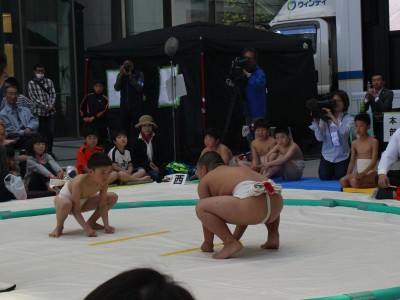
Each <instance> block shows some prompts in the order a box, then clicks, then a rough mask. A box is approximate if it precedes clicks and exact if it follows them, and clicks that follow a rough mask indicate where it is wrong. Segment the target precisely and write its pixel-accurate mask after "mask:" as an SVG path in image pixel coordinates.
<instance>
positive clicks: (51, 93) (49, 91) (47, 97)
mask: <svg viewBox="0 0 400 300" xmlns="http://www.w3.org/2000/svg"><path fill="white" fill-rule="evenodd" d="M33 73H34V77H33V79H32V80H30V81H29V83H28V93H29V98H30V99H31V100H33V101H35V103H36V109H35V112H34V114H36V115H37V116H38V118H39V133H40V134H41V135H43V136H44V137H45V138H46V140H47V143H48V144H47V145H48V148H47V151H48V152H49V154H51V155H52V156H53V157H54V154H53V139H54V114H55V113H56V110H55V107H54V106H55V102H56V91H55V89H54V84H53V81H52V80H51V79H49V78H47V77H45V70H44V66H43V65H42V64H40V63H38V64H36V65H35V66H34V67H33Z"/></svg>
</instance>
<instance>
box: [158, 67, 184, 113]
mask: <svg viewBox="0 0 400 300" xmlns="http://www.w3.org/2000/svg"><path fill="white" fill-rule="evenodd" d="M172 72H173V74H174V76H177V74H178V72H179V65H176V66H174V67H173V71H172ZM159 73H160V92H159V96H158V107H166V106H172V105H173V102H172V99H170V98H169V97H168V94H171V90H172V87H171V82H172V81H171V80H170V79H171V66H167V67H162V68H159ZM175 88H176V87H175ZM168 90H170V92H168ZM174 102H175V107H177V106H179V104H180V98H179V97H176V99H175V101H174Z"/></svg>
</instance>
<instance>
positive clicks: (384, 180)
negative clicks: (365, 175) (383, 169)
mask: <svg viewBox="0 0 400 300" xmlns="http://www.w3.org/2000/svg"><path fill="white" fill-rule="evenodd" d="M389 185H390V182H389V178H388V177H387V176H386V175H385V174H379V178H378V186H379V187H380V188H383V189H385V188H388V187H389Z"/></svg>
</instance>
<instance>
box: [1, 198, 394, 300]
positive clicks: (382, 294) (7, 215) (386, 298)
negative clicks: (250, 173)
mask: <svg viewBox="0 0 400 300" xmlns="http://www.w3.org/2000/svg"><path fill="white" fill-rule="evenodd" d="M197 202H198V200H197V199H188V200H157V201H139V202H122V203H117V204H116V205H114V207H113V208H112V209H126V208H139V207H163V206H164V207H165V206H193V205H196V204H197ZM284 205H288V206H323V207H337V206H341V207H350V208H356V209H358V210H365V211H371V212H381V213H389V214H395V215H400V207H393V206H389V205H386V204H384V203H372V202H364V201H354V200H341V199H331V198H322V199H320V200H307V199H284ZM54 213H55V208H39V209H29V210H22V211H0V220H7V219H15V218H23V217H34V216H41V215H49V214H54ZM396 299H400V286H398V287H392V288H386V289H380V290H373V291H364V292H357V293H351V294H342V295H337V296H329V297H323V298H309V299H305V300H396Z"/></svg>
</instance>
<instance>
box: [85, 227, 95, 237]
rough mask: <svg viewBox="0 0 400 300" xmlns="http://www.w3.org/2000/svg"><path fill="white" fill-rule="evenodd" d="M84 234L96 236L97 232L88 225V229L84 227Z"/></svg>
mask: <svg viewBox="0 0 400 300" xmlns="http://www.w3.org/2000/svg"><path fill="white" fill-rule="evenodd" d="M86 235H87V236H88V237H96V236H97V233H96V231H94V230H93V229H92V227H89V228H88V229H86Z"/></svg>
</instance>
